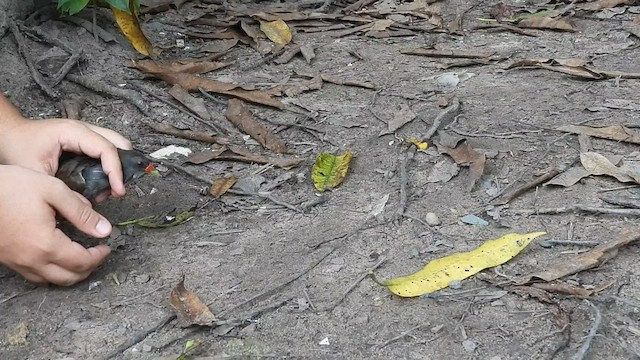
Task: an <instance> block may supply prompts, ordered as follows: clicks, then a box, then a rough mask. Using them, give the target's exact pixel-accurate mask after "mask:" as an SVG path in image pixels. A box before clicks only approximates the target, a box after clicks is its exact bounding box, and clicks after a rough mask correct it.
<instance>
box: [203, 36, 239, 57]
mask: <svg viewBox="0 0 640 360" xmlns="http://www.w3.org/2000/svg"><path fill="white" fill-rule="evenodd" d="M237 44H238V39H224V40H215V41H210V42H207V43H206V44H205V45H203V46H202V47H201V48H200V51H205V52H209V53H216V54H223V53H226V52H227V51H229V50H231V49H232V48H233V47H234V46H236V45H237Z"/></svg>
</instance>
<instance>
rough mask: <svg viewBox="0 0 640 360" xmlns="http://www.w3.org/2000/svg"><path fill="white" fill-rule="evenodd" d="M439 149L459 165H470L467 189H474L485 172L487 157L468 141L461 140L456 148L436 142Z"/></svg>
mask: <svg viewBox="0 0 640 360" xmlns="http://www.w3.org/2000/svg"><path fill="white" fill-rule="evenodd" d="M436 146H437V147H438V151H440V152H441V153H445V154H447V155H449V156H451V158H452V159H453V161H455V162H456V164H458V165H463V166H468V167H469V179H468V180H467V191H471V190H473V188H474V187H475V185H476V183H477V182H478V180H480V178H481V177H482V175H483V174H484V165H485V163H486V161H487V157H486V156H485V155H484V154H482V153H479V152H478V151H476V150H474V149H473V148H472V147H471V145H469V143H467V141H466V140H465V141H463V142H460V143H459V144H458V145H457V146H456V147H455V148H453V149H452V148H450V147H448V146H444V145H442V144H439V143H436Z"/></svg>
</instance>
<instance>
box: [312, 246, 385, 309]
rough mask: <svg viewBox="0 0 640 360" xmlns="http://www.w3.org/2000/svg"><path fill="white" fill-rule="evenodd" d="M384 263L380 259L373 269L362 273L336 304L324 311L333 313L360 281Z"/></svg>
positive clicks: (383, 259)
mask: <svg viewBox="0 0 640 360" xmlns="http://www.w3.org/2000/svg"><path fill="white" fill-rule="evenodd" d="M385 261H387V259H385V258H382V259H380V261H378V262H377V263H376V264H375V265H373V267H372V268H371V269H369V270H367V271H365V272H363V273H362V275H360V276H359V277H358V278H357V279H356V280H355V281H354V282H353V284H351V286H349V287H348V288H347V289H346V290H345V291H344V292H343V293H342V295H340V297H339V298H338V300H336V302H334V303H333V304H332V305H330V306H329V307H327V308H326V309H324V310H325V311H333V309H335V308H336V307H337V306H338V305H340V304H341V303H342V302H343V301H344V299H346V297H347V295H349V293H351V292H352V291H353V289H355V288H356V286H358V284H360V283H361V282H362V280H364V279H365V278H366V277H367V276H369V273H371V272H372V271H373V270H376V269H377V268H379V267H380V265H382V264H383V263H384V262H385Z"/></svg>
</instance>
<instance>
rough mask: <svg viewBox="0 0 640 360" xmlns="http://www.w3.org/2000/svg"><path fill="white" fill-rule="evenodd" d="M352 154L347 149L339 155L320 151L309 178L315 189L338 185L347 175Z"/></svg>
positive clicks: (320, 189)
mask: <svg viewBox="0 0 640 360" xmlns="http://www.w3.org/2000/svg"><path fill="white" fill-rule="evenodd" d="M352 156H353V154H352V153H351V151H349V150H347V152H346V153H344V155H340V156H336V155H333V154H328V153H320V155H318V158H317V159H316V163H315V165H313V170H312V171H311V179H312V180H313V184H314V185H315V187H316V189H318V191H320V192H322V191H325V190H327V189H333V188H335V187H337V186H338V185H340V184H341V183H342V181H343V180H344V178H345V176H347V171H348V170H349V163H350V162H351V157H352Z"/></svg>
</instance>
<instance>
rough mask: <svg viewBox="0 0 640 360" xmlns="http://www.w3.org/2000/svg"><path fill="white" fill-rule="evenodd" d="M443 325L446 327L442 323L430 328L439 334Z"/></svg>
mask: <svg viewBox="0 0 640 360" xmlns="http://www.w3.org/2000/svg"><path fill="white" fill-rule="evenodd" d="M443 327H444V324H440V325H436V326H434V327H432V328H431V329H430V330H431V332H432V333H434V334H437V333H439V332H440V330H442V328H443Z"/></svg>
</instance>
